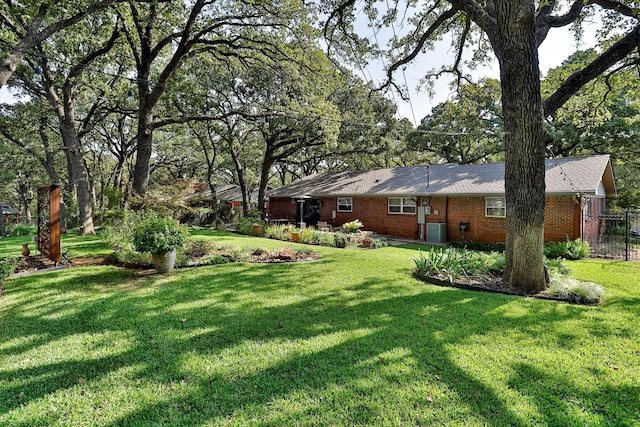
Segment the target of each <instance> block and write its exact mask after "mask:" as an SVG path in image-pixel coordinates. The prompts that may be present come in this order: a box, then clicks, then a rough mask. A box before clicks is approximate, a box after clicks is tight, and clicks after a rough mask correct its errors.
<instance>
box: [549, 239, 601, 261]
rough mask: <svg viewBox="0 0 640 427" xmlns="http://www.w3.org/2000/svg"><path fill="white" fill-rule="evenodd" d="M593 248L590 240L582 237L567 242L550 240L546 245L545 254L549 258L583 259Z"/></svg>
mask: <svg viewBox="0 0 640 427" xmlns="http://www.w3.org/2000/svg"><path fill="white" fill-rule="evenodd" d="M590 253H591V248H590V246H589V242H584V241H582V240H580V239H575V240H567V241H565V242H548V243H546V244H545V246H544V255H545V256H546V257H547V258H565V259H573V260H575V259H582V258H586V257H588V256H589V254H590Z"/></svg>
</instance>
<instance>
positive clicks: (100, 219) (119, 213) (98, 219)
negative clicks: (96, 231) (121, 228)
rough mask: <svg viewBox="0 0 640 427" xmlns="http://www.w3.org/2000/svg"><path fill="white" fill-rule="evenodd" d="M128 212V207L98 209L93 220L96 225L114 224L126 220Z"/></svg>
mask: <svg viewBox="0 0 640 427" xmlns="http://www.w3.org/2000/svg"><path fill="white" fill-rule="evenodd" d="M127 212H128V211H127V210H126V209H109V210H104V211H97V212H96V213H95V214H94V215H93V222H94V224H95V225H103V226H114V225H117V224H118V223H120V222H121V221H124V220H125V218H126V215H127ZM129 212H130V211H129Z"/></svg>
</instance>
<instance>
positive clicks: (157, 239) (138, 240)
mask: <svg viewBox="0 0 640 427" xmlns="http://www.w3.org/2000/svg"><path fill="white" fill-rule="evenodd" d="M186 240H187V231H186V230H185V229H184V227H181V226H180V224H178V222H177V221H175V220H173V219H171V218H160V217H157V216H155V215H153V216H150V217H148V218H147V219H145V220H144V221H143V222H142V224H140V226H139V227H138V228H137V229H136V231H135V232H134V234H133V247H134V248H135V250H136V251H138V252H150V253H151V258H152V260H153V266H154V267H155V268H156V270H157V271H158V273H169V272H170V271H171V270H173V266H174V265H175V262H176V248H179V247H181V246H182V245H183V244H184V242H185V241H186Z"/></svg>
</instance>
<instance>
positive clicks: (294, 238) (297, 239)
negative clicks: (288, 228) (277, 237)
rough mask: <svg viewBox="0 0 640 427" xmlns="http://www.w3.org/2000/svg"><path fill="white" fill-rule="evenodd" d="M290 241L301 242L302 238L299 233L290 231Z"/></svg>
mask: <svg viewBox="0 0 640 427" xmlns="http://www.w3.org/2000/svg"><path fill="white" fill-rule="evenodd" d="M291 241H292V242H295V243H300V242H302V239H301V238H300V233H298V232H296V231H294V232H293V233H291Z"/></svg>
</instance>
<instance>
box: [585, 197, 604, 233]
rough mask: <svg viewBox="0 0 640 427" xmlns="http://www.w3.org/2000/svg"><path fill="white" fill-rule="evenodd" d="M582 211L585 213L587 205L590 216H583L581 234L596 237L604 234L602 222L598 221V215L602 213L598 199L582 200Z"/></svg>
mask: <svg viewBox="0 0 640 427" xmlns="http://www.w3.org/2000/svg"><path fill="white" fill-rule="evenodd" d="M582 203H583V206H584V211H585V212H587V204H589V212H590V215H586V214H585V216H584V225H583V227H584V228H583V233H584V235H585V236H598V235H600V234H602V233H603V232H604V221H603V220H601V219H598V215H601V214H602V213H603V212H602V210H601V207H602V204H601V203H602V202H601V201H600V199H599V198H596V197H591V198H586V199H583V200H582Z"/></svg>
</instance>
